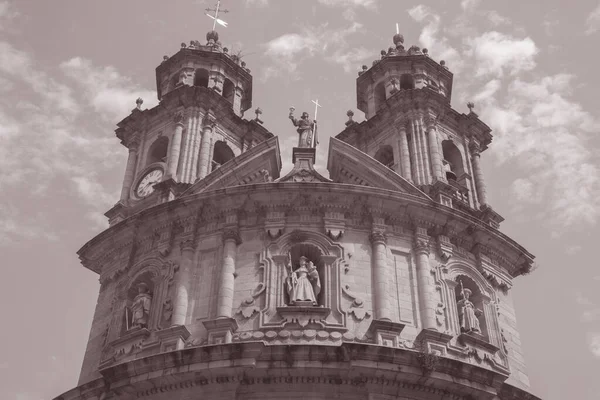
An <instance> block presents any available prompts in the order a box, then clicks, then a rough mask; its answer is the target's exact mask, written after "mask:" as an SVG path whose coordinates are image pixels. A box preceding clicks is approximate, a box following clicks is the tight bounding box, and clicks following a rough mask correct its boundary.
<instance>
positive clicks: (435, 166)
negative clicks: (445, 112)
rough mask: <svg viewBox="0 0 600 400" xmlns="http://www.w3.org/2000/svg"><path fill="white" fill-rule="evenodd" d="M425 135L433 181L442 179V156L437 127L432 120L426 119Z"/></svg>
mask: <svg viewBox="0 0 600 400" xmlns="http://www.w3.org/2000/svg"><path fill="white" fill-rule="evenodd" d="M426 123H427V125H426V126H427V136H428V139H429V155H430V158H431V169H432V176H433V182H435V181H440V180H444V179H443V175H442V157H441V154H440V145H439V142H438V136H437V128H436V126H435V122H434V121H432V120H428V121H426Z"/></svg>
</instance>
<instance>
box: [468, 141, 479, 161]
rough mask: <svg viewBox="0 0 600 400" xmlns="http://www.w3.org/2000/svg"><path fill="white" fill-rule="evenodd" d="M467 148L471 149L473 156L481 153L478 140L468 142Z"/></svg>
mask: <svg viewBox="0 0 600 400" xmlns="http://www.w3.org/2000/svg"><path fill="white" fill-rule="evenodd" d="M469 150H471V155H472V156H473V157H475V156H479V155H481V146H480V145H479V143H478V142H471V143H469Z"/></svg>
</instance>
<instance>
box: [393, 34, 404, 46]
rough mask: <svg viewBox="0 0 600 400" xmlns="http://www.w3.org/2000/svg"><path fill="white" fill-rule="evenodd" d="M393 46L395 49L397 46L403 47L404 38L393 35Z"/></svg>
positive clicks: (399, 35)
mask: <svg viewBox="0 0 600 400" xmlns="http://www.w3.org/2000/svg"><path fill="white" fill-rule="evenodd" d="M394 44H395V45H396V47H398V44H401V45H403V44H404V36H402V35H401V34H399V33H396V34H395V35H394Z"/></svg>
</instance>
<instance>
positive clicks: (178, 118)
mask: <svg viewBox="0 0 600 400" xmlns="http://www.w3.org/2000/svg"><path fill="white" fill-rule="evenodd" d="M184 118H185V114H184V113H183V111H178V112H176V113H174V114H173V122H174V123H175V124H177V125H182V126H183V120H184Z"/></svg>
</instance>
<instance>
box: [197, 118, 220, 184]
mask: <svg viewBox="0 0 600 400" xmlns="http://www.w3.org/2000/svg"><path fill="white" fill-rule="evenodd" d="M202 124H203V125H202V141H201V142H200V160H199V167H198V169H199V170H198V178H200V179H203V178H204V177H205V176H206V175H208V174H209V172H210V161H211V160H210V143H211V139H212V133H213V131H214V129H215V125H216V123H215V120H214V119H213V118H211V117H210V116H208V115H206V116H205V117H204V121H202Z"/></svg>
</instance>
